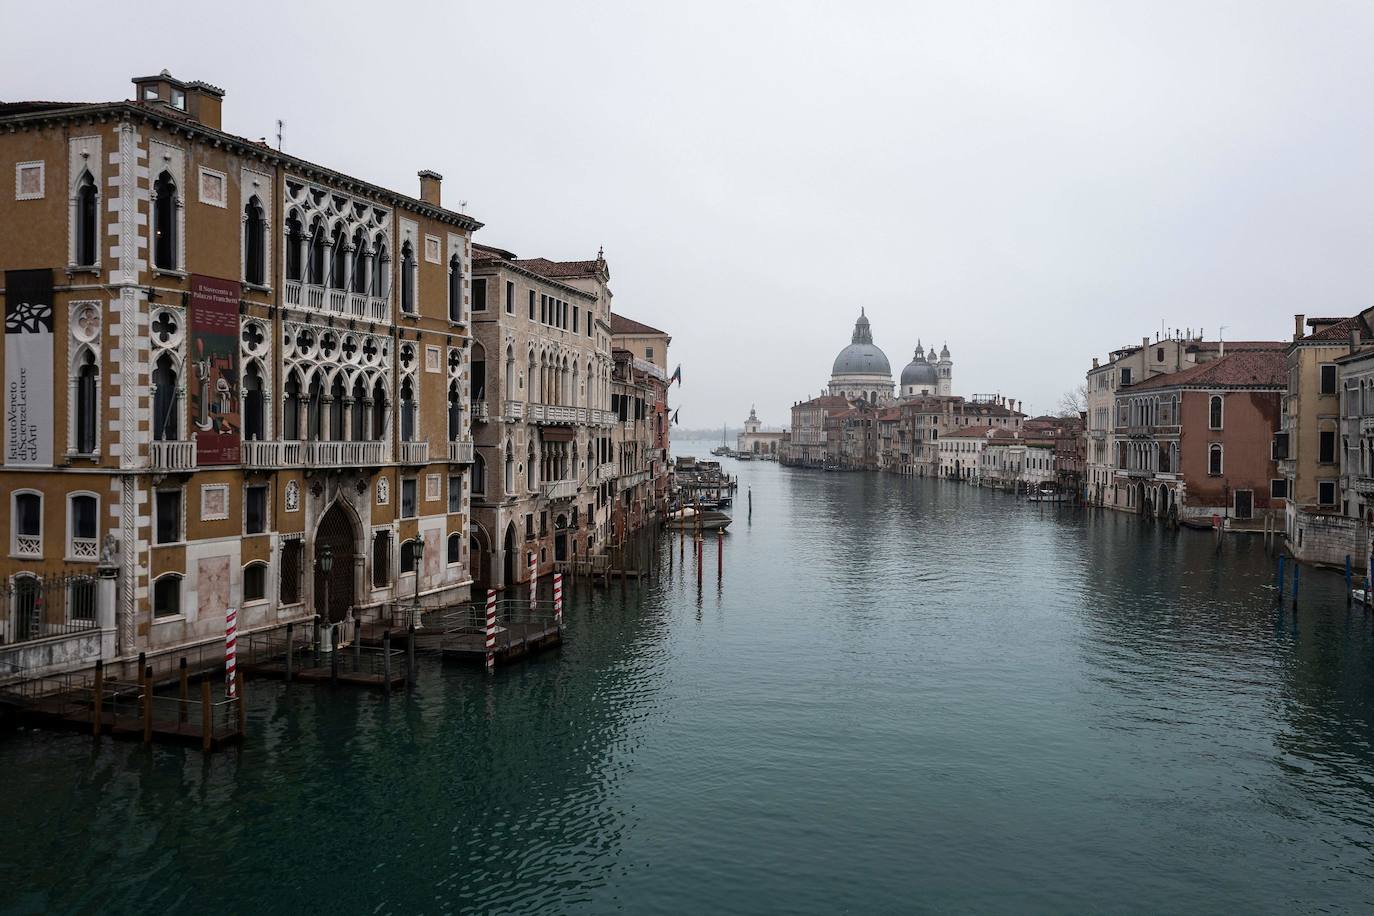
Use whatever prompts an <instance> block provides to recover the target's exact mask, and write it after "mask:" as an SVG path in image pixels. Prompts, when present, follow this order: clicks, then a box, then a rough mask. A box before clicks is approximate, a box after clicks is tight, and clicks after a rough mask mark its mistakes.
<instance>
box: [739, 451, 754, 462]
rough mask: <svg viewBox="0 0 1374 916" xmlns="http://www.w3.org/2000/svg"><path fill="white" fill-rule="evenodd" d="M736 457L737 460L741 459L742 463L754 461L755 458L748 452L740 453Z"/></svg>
mask: <svg viewBox="0 0 1374 916" xmlns="http://www.w3.org/2000/svg"><path fill="white" fill-rule="evenodd" d="M735 457H736V458H737V459H739V460H740V461H753V460H754V456H753V455H751V454H749V453H748V452H739V453H737V454H736V455H735Z"/></svg>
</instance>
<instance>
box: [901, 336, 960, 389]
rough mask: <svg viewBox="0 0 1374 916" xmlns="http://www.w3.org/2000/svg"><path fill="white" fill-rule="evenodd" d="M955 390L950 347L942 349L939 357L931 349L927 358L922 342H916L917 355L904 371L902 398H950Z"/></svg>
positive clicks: (932, 348) (933, 349)
mask: <svg viewBox="0 0 1374 916" xmlns="http://www.w3.org/2000/svg"><path fill="white" fill-rule="evenodd" d="M953 389H954V361H953V360H951V359H950V358H949V347H948V346H944V347H941V348H940V355H939V356H938V357H937V356H936V355H935V348H934V347H931V348H930V354H929V355H928V356H927V354H926V351H925V348H924V347H922V346H921V342H920V341H919V340H918V341H916V355H915V356H913V357H912V358H911V362H909V363H907V364H906V368H905V369H903V370H902V384H901V391H900V395H901V397H904V398H911V397H920V396H921V395H931V394H933V395H937V396H939V397H949V396H950V394H952V393H953Z"/></svg>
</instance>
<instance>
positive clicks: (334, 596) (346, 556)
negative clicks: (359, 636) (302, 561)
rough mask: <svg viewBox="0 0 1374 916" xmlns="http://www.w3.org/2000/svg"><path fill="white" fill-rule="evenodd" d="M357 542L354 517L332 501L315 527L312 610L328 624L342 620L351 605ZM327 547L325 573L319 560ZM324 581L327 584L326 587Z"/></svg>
mask: <svg viewBox="0 0 1374 916" xmlns="http://www.w3.org/2000/svg"><path fill="white" fill-rule="evenodd" d="M357 545H358V540H357V534H356V532H355V531H354V528H353V520H352V519H351V518H350V517H349V514H348V512H347V511H346V510H345V509H344V508H343V506H341V505H339V504H338V503H334V505H332V506H330V507H329V511H327V512H326V513H325V514H324V518H322V519H320V526H319V528H317V529H316V530H315V613H317V614H319V615H320V617H321V618H323V619H324V620H328V621H329V622H331V623H338V622H339V621H340V620H343V619H344V616H345V615H346V614H347V613H348V611H349V609H350V608H352V607H353V603H354V595H353V574H354V566H355V563H354V554H355V553H356V552H357ZM326 548H328V551H327V552H328V554H329V567H330V569H329V573H328V575H326V574H325V571H324V564H323V563H322V562H321V558H323V557H324V555H325V553H326ZM326 582H327V583H328V586H329V587H328V588H327V589H326V588H325V584H326ZM326 592H328V597H327V598H326ZM326 601H327V602H328V604H327V605H326Z"/></svg>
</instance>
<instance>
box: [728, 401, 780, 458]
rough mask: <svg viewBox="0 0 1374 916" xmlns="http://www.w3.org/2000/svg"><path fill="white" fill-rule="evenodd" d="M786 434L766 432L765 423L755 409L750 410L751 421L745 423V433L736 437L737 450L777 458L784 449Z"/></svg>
mask: <svg viewBox="0 0 1374 916" xmlns="http://www.w3.org/2000/svg"><path fill="white" fill-rule="evenodd" d="M784 435H785V434H784V433H783V432H782V431H781V430H778V431H776V432H769V431H765V430H764V428H763V422H762V421H760V420H759V416H758V414H757V413H756V412H755V410H754V408H753V407H750V408H749V419H747V420H745V421H744V432H742V433H740V434H739V435H738V436H736V437H735V450H736V451H739V452H748V453H750V454H752V455H771V456H774V457H776V456H777V454H778V449H779V448H781V447H782V443H783V437H784Z"/></svg>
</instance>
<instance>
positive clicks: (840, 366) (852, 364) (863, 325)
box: [830, 311, 892, 378]
mask: <svg viewBox="0 0 1374 916" xmlns="http://www.w3.org/2000/svg"><path fill="white" fill-rule="evenodd" d="M830 374H831V375H834V376H840V375H886V376H888V377H889V378H891V376H892V366H891V365H889V364H888V361H887V354H885V353H883V351H882V350H879V349H878V348H877V346H875V345H874V343H873V331H872V329H871V328H870V327H869V326H868V318H867V316H865V315H864V314H863V312H862V311H860V313H859V320H858V321H856V322H854V336H853V338H852V343H850V345H849V346H847V347H845V348H844V349H843V350H841V351H840V355H839V356H837V357H835V365H834V367H833V368H832V369H831V370H830Z"/></svg>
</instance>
